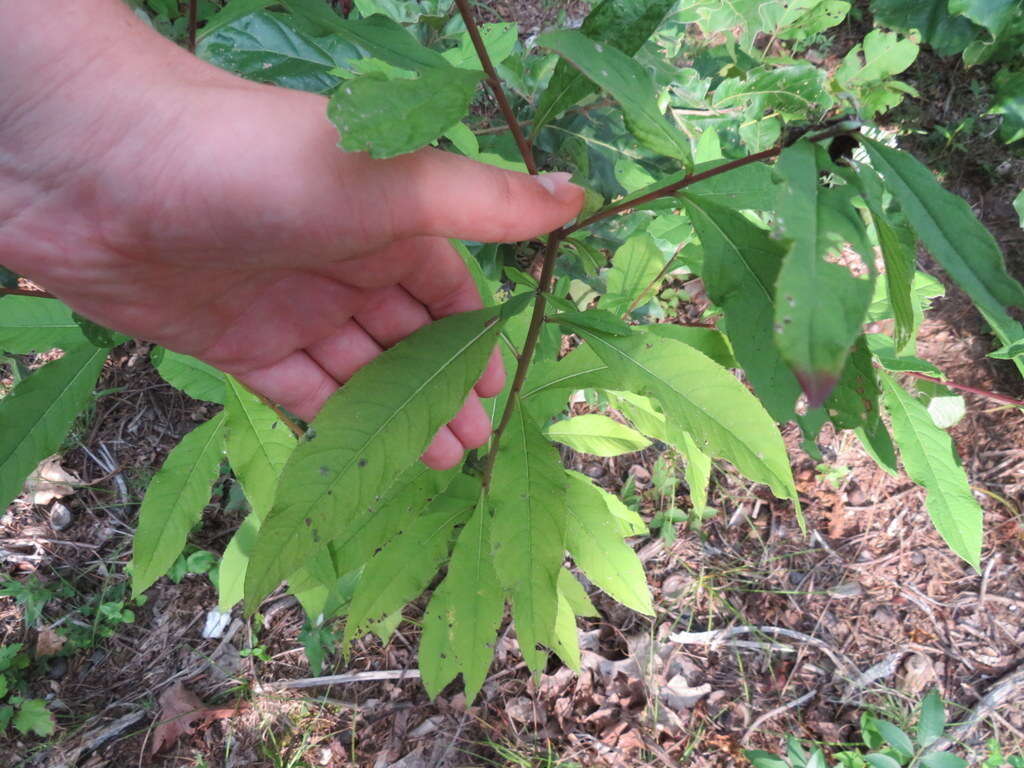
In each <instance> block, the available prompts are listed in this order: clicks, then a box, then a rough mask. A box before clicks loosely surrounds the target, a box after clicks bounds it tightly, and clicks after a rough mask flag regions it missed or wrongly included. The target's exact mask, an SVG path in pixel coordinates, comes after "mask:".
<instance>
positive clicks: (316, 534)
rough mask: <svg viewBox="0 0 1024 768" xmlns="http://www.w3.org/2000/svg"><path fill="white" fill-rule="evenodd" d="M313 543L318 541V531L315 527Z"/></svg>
mask: <svg viewBox="0 0 1024 768" xmlns="http://www.w3.org/2000/svg"><path fill="white" fill-rule="evenodd" d="M313 543H314V544H319V543H320V531H318V530H317V529H316V528H314V529H313Z"/></svg>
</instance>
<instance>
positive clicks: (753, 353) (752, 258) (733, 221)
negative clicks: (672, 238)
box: [683, 195, 800, 421]
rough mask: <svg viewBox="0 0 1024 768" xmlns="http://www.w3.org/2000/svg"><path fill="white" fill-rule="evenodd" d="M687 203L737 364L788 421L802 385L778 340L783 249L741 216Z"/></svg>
mask: <svg viewBox="0 0 1024 768" xmlns="http://www.w3.org/2000/svg"><path fill="white" fill-rule="evenodd" d="M683 199H684V201H685V203H686V210H687V212H688V213H689V215H690V220H691V221H692V222H693V226H694V228H695V229H696V230H697V235H698V236H699V237H700V242H701V245H702V246H703V247H704V266H703V268H702V270H701V277H702V278H703V280H704V287H705V289H706V290H707V292H708V296H709V297H710V298H711V300H712V301H713V302H715V304H717V305H718V306H719V307H721V308H722V310H723V311H724V312H725V320H726V324H727V327H726V330H727V331H731V335H730V337H729V338H730V341H731V342H732V346H733V351H734V352H735V353H736V359H737V360H738V361H739V362H740V365H742V366H743V370H744V371H745V372H746V374H747V378H748V379H749V380H750V383H751V384H752V385H753V386H754V390H755V391H756V392H757V394H758V396H759V397H760V398H761V401H762V402H763V403H764V406H765V408H767V409H768V412H769V413H770V414H772V416H773V417H774V418H775V420H776V421H787V420H789V419H790V418H791V417H792V415H793V406H794V405H795V404H796V399H797V397H798V396H799V394H800V385H799V384H798V383H797V380H796V377H794V376H793V372H792V371H791V370H790V368H789V366H788V365H786V361H785V360H783V359H782V356H781V355H780V354H779V350H778V349H777V348H776V346H775V340H774V330H773V324H774V317H775V298H774V297H775V280H776V278H777V277H778V274H779V268H780V266H781V264H782V248H781V246H780V245H779V244H778V243H777V242H776V241H774V240H772V239H771V238H769V236H768V233H767V232H765V231H764V230H762V229H759V228H758V227H756V226H754V224H752V223H751V222H750V221H749V220H748V219H746V218H745V217H743V216H742V215H740V214H739V213H737V212H736V211H732V210H729V209H728V208H723V207H722V206H720V205H716V204H715V203H711V202H708V201H706V200H704V199H703V198H698V197H694V196H692V195H686V196H685V197H684V198H683Z"/></svg>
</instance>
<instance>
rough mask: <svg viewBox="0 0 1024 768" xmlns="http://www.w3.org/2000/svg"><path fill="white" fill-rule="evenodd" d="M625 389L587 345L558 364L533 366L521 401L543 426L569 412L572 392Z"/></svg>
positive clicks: (577, 349) (547, 362) (549, 363)
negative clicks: (564, 411)
mask: <svg viewBox="0 0 1024 768" xmlns="http://www.w3.org/2000/svg"><path fill="white" fill-rule="evenodd" d="M622 386H623V385H622V382H620V381H619V380H618V378H617V376H616V375H615V374H614V373H612V371H611V370H610V369H609V368H608V366H607V364H606V363H605V362H604V360H602V359H601V358H599V357H598V356H597V355H596V354H594V351H593V350H592V349H590V348H589V347H588V346H586V345H583V346H580V347H577V348H576V349H574V350H573V351H572V352H570V353H569V354H568V355H566V356H565V357H563V358H562V359H561V360H559V361H557V362H552V361H549V360H542V361H539V362H537V363H535V364H534V365H531V366H530V372H529V373H528V374H527V377H526V384H525V385H524V386H523V393H522V395H521V396H520V400H521V401H522V403H523V405H524V407H526V409H527V410H528V411H529V412H530V414H531V415H532V416H533V417H534V419H536V420H537V422H538V423H541V424H543V423H544V422H546V421H548V419H550V418H551V417H552V416H554V415H555V414H557V413H560V412H561V411H562V410H563V409H564V408H565V405H566V402H567V401H568V399H569V393H570V392H573V391H575V390H578V389H586V388H597V389H621V388H622Z"/></svg>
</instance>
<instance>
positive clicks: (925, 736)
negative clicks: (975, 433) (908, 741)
mask: <svg viewBox="0 0 1024 768" xmlns="http://www.w3.org/2000/svg"><path fill="white" fill-rule="evenodd" d="M945 730H946V707H945V705H944V704H943V703H942V697H941V696H939V694H938V691H935V690H931V691H929V692H928V695H927V696H925V697H924V699H923V700H922V701H921V716H920V717H919V718H918V721H917V743H918V744H920V745H921V746H922V747H927V746H930V745H931V744H933V743H935V742H936V741H938V740H939V739H940V738H941V737H942V733H943V731H945Z"/></svg>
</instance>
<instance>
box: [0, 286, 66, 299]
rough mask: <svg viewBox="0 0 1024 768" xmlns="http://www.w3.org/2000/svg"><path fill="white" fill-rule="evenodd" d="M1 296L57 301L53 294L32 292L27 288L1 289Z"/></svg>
mask: <svg viewBox="0 0 1024 768" xmlns="http://www.w3.org/2000/svg"><path fill="white" fill-rule="evenodd" d="M0 296H31V297H32V298H35V299H56V298H57V297H56V296H54V295H53V294H52V293H47V292H46V291H30V290H28V289H26V288H0Z"/></svg>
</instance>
